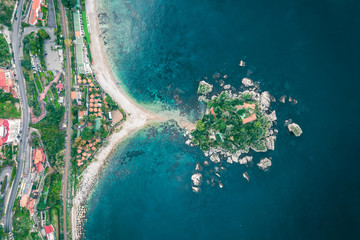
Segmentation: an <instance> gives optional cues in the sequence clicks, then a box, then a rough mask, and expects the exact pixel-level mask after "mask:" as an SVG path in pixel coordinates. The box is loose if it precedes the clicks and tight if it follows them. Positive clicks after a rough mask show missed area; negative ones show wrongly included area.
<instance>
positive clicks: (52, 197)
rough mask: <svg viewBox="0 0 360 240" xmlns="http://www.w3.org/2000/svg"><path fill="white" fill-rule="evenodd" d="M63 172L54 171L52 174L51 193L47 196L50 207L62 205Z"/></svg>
mask: <svg viewBox="0 0 360 240" xmlns="http://www.w3.org/2000/svg"><path fill="white" fill-rule="evenodd" d="M61 178H62V176H61V174H60V173H54V174H52V175H51V181H50V188H49V194H48V198H47V206H48V207H49V208H52V207H56V206H60V192H61Z"/></svg>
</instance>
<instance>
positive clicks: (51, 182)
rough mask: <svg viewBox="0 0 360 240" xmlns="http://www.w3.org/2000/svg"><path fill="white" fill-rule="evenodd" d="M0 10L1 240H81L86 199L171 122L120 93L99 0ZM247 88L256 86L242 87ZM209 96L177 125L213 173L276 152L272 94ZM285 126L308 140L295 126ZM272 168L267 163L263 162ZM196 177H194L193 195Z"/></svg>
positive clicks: (43, 1)
mask: <svg viewBox="0 0 360 240" xmlns="http://www.w3.org/2000/svg"><path fill="white" fill-rule="evenodd" d="M0 7H1V8H0V13H1V17H0V188H1V192H0V213H1V217H0V239H21V240H22V239H33V240H35V239H48V240H49V239H51V240H53V239H81V238H82V237H84V235H83V234H84V231H83V223H84V217H85V214H86V200H87V197H89V194H91V192H92V191H93V189H94V186H95V185H96V181H97V179H98V178H99V176H100V174H101V170H102V167H103V166H104V165H105V163H106V159H107V157H108V156H109V155H110V154H111V152H112V151H113V149H114V148H115V147H116V145H117V144H118V143H119V142H120V141H121V140H123V139H124V138H126V137H127V136H129V135H130V134H133V133H134V132H136V131H137V130H139V129H141V128H143V127H144V126H146V125H147V124H149V123H152V122H161V121H166V120H169V119H172V118H171V117H169V115H166V114H164V116H165V117H164V116H161V117H160V116H158V115H155V114H153V113H151V112H149V111H147V110H145V109H143V108H142V107H141V106H139V105H137V104H136V103H135V102H134V101H133V100H132V99H131V98H130V97H129V96H127V95H126V94H125V93H124V91H123V90H122V89H120V88H119V86H118V82H117V81H116V79H115V77H114V76H113V74H112V71H111V68H110V66H109V64H108V62H107V58H106V54H105V50H104V44H103V42H102V38H101V32H100V31H99V22H98V19H97V12H96V4H95V1H91V0H88V1H85V0H78V1H76V0H19V1H15V0H13V1H11V0H0ZM243 66H245V62H244V61H242V62H241V64H240V67H243ZM243 85H245V86H246V87H252V86H253V85H254V83H253V82H252V81H251V80H250V79H243ZM212 88H213V86H212V85H211V84H208V83H206V82H205V81H201V82H200V85H199V89H198V94H199V95H200V97H199V100H200V101H202V102H205V103H206V111H205V113H204V115H203V117H202V118H201V119H199V120H198V121H197V122H196V124H194V123H193V122H190V121H189V120H188V119H186V117H183V116H177V117H178V118H177V123H178V125H179V126H180V127H181V128H186V129H187V130H188V132H187V134H185V135H187V136H188V138H189V139H188V141H187V142H186V144H188V145H191V146H199V147H200V149H201V150H202V151H203V152H204V154H205V155H206V156H209V158H210V160H211V162H213V163H214V164H217V163H219V162H220V157H219V156H220V155H221V154H223V155H226V158H227V159H228V162H231V163H232V162H240V163H241V164H247V163H248V162H250V161H251V159H252V158H251V157H250V156H246V157H243V158H239V156H240V154H239V152H242V153H248V152H249V149H252V150H254V151H259V152H265V151H267V150H274V143H275V140H276V131H277V130H276V129H275V128H274V125H275V121H276V114H275V111H270V102H271V101H272V100H271V96H270V94H269V93H268V92H262V93H257V92H255V91H253V90H252V89H249V90H247V91H244V92H243V93H241V94H240V93H238V94H233V93H232V92H231V91H230V90H229V89H230V86H228V85H225V86H224V91H223V92H222V93H220V94H218V95H216V96H213V97H212V98H211V99H208V98H207V97H209V96H208V94H209V93H210V92H211V91H212ZM279 101H280V102H281V101H283V100H281V99H280V100H279ZM289 101H290V99H289ZM295 101H296V100H293V99H291V102H294V103H295V104H296V102H295ZM287 127H288V129H289V132H291V133H293V134H294V135H296V136H300V135H301V134H302V130H301V128H300V127H299V126H298V125H297V124H295V123H292V122H289V123H288V124H287ZM207 164H208V163H207ZM203 165H206V163H204V164H203ZM270 166H271V161H270V159H268V158H264V159H263V160H262V161H260V162H259V163H258V167H259V168H260V169H262V170H267V169H268V168H269V167H270ZM199 169H200V164H197V165H196V171H197V172H196V173H195V174H194V175H193V176H192V178H191V180H192V183H193V186H192V189H193V191H194V192H198V191H199V190H200V185H201V182H202V175H201V173H200V170H199ZM243 176H244V178H246V179H247V180H249V176H248V174H247V173H246V172H244V175H243ZM189 181H190V179H189ZM209 183H211V184H214V185H215V183H214V181H213V180H209ZM218 186H219V187H220V188H222V183H221V181H218Z"/></svg>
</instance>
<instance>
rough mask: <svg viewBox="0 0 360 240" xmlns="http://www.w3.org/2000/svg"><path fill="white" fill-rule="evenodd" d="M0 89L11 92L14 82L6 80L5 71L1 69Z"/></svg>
mask: <svg viewBox="0 0 360 240" xmlns="http://www.w3.org/2000/svg"><path fill="white" fill-rule="evenodd" d="M0 88H2V89H4V91H5V92H7V93H9V92H11V88H12V81H11V79H10V81H9V80H6V76H5V71H4V70H3V69H0Z"/></svg>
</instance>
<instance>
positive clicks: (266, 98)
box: [260, 91, 271, 111]
mask: <svg viewBox="0 0 360 240" xmlns="http://www.w3.org/2000/svg"><path fill="white" fill-rule="evenodd" d="M270 102H271V99H270V93H269V92H268V91H265V92H262V93H261V95H260V108H261V110H263V111H267V110H269V107H270Z"/></svg>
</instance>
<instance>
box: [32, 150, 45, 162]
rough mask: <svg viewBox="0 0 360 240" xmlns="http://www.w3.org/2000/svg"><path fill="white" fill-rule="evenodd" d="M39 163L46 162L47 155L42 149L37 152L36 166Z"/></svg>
mask: <svg viewBox="0 0 360 240" xmlns="http://www.w3.org/2000/svg"><path fill="white" fill-rule="evenodd" d="M39 162H45V154H44V151H43V150H42V149H41V148H37V149H36V150H35V156H34V164H38V163H39Z"/></svg>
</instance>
